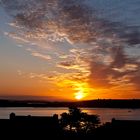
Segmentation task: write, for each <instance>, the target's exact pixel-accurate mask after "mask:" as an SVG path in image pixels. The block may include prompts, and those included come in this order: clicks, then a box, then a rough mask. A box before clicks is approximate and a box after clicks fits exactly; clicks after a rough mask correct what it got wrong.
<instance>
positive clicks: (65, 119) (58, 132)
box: [0, 107, 140, 140]
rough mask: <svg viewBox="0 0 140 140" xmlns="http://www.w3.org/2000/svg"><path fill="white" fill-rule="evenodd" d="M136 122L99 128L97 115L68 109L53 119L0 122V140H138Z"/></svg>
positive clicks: (21, 118)
mask: <svg viewBox="0 0 140 140" xmlns="http://www.w3.org/2000/svg"><path fill="white" fill-rule="evenodd" d="M139 130H140V121H136V120H116V119H112V122H110V123H109V122H107V123H105V124H100V118H99V116H98V115H89V114H87V113H85V112H81V110H80V109H78V108H77V107H70V108H69V111H68V112H64V113H62V114H61V117H60V118H58V115H57V114H54V115H53V116H46V117H42V116H30V115H29V116H16V114H14V113H11V114H10V118H9V119H0V139H3V140H5V139H12V140H22V139H23V140H29V139H33V140H35V139H37V140H47V139H50V140H53V139H59V140H90V139H94V140H100V139H102V140H103V139H107V140H121V139H139V137H140V136H139Z"/></svg>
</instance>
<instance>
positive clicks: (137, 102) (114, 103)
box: [0, 99, 140, 109]
mask: <svg viewBox="0 0 140 140" xmlns="http://www.w3.org/2000/svg"><path fill="white" fill-rule="evenodd" d="M70 106H76V107H84V108H119V109H125V108H126V109H139V108H140V99H130V100H129V99H128V100H113V99H98V100H90V101H79V102H49V101H15V100H3V99H0V108H1V107H5V108H6V107H33V108H39V107H41V108H47V107H52V108H53V107H54V108H57V107H70Z"/></svg>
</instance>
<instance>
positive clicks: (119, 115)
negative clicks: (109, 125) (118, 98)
mask: <svg viewBox="0 0 140 140" xmlns="http://www.w3.org/2000/svg"><path fill="white" fill-rule="evenodd" d="M80 109H81V111H82V112H86V113H88V114H93V115H99V117H100V120H101V123H106V122H111V120H112V118H115V119H121V120H140V109H119V108H115V109H114V108H80ZM12 112H13V113H15V114H16V115H32V116H52V115H54V114H58V116H59V118H60V117H61V114H62V113H63V112H68V108H64V107H57V108H54V107H47V108H38V107H37V108H33V107H8V108H7V107H6V108H5V107H4V108H3V107H1V108H0V119H8V118H9V114H10V113H12Z"/></svg>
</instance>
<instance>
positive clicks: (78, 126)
mask: <svg viewBox="0 0 140 140" xmlns="http://www.w3.org/2000/svg"><path fill="white" fill-rule="evenodd" d="M60 124H61V126H62V127H63V129H64V130H68V131H74V132H81V131H82V132H89V131H91V130H93V129H95V128H96V127H98V125H99V124H100V119H99V116H98V115H88V114H87V113H84V112H81V110H80V109H78V108H76V107H70V108H69V111H68V113H66V112H65V113H62V114H61V118H60Z"/></svg>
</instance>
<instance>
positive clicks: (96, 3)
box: [0, 0, 140, 101]
mask: <svg viewBox="0 0 140 140" xmlns="http://www.w3.org/2000/svg"><path fill="white" fill-rule="evenodd" d="M139 11H140V0H125V1H122V0H82V1H81V0H12V1H11V0H0V97H1V98H8V99H45V100H49V101H70V100H91V99H138V98H140V86H139V84H140V12H139Z"/></svg>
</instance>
